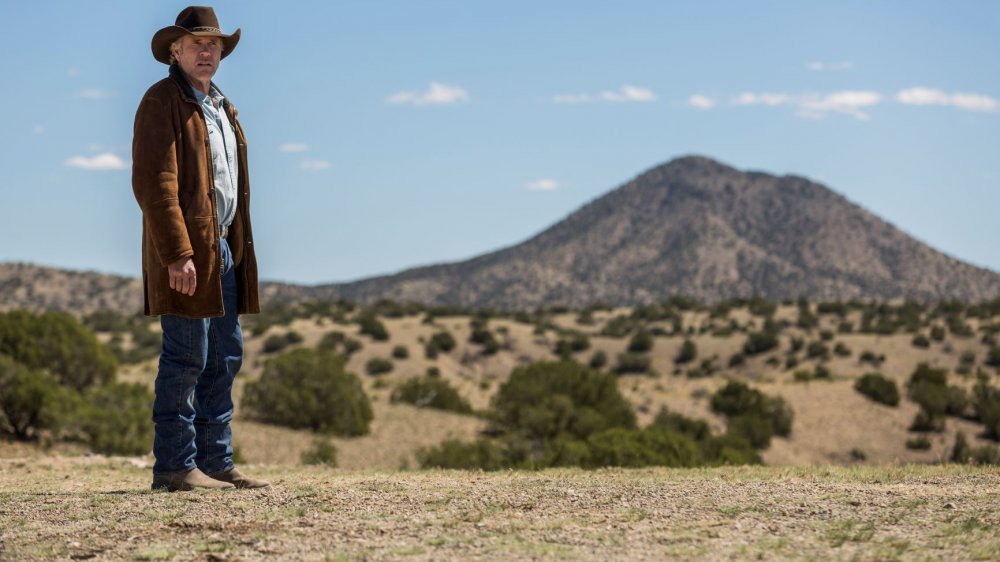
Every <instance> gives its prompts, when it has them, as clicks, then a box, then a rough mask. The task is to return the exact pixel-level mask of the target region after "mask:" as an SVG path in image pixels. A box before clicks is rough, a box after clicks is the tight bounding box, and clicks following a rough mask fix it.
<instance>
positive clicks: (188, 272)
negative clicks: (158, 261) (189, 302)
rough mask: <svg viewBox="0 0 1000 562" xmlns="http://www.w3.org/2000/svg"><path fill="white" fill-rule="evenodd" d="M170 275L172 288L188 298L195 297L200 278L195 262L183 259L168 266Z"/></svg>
mask: <svg viewBox="0 0 1000 562" xmlns="http://www.w3.org/2000/svg"><path fill="white" fill-rule="evenodd" d="M167 271H168V272H169V273H170V288H171V289H173V290H175V291H177V292H179V293H181V294H184V295H187V296H189V297H190V296H194V289H195V285H197V283H198V277H197V275H196V274H195V269H194V260H192V259H191V258H181V259H179V260H177V261H175V262H174V263H172V264H170V265H168V266H167Z"/></svg>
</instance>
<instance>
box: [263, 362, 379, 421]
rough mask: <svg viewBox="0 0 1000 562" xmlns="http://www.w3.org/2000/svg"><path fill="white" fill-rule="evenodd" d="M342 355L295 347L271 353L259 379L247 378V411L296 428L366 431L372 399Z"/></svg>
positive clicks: (264, 419)
mask: <svg viewBox="0 0 1000 562" xmlns="http://www.w3.org/2000/svg"><path fill="white" fill-rule="evenodd" d="M345 362H346V359H345V358H344V357H342V356H340V355H337V354H336V353H333V352H330V351H323V350H310V349H296V350H293V351H290V352H287V353H283V354H281V355H278V356H276V357H274V358H272V359H269V360H268V361H267V362H266V363H265V364H264V371H263V373H262V374H261V376H260V379H259V380H257V381H251V382H248V383H247V384H246V387H245V389H244V392H243V406H244V407H245V408H246V409H247V410H248V412H249V415H250V417H252V418H255V419H257V420H259V421H262V422H265V423H271V424H275V425H283V426H287V427H291V428H294V429H313V430H316V431H320V432H324V433H333V434H337V435H363V434H365V433H368V423H369V422H370V421H371V419H372V409H371V403H370V402H369V400H368V397H367V396H366V395H365V393H364V389H363V388H362V387H361V381H360V380H359V379H358V377H357V375H355V374H353V373H349V372H347V371H345V370H344V363H345Z"/></svg>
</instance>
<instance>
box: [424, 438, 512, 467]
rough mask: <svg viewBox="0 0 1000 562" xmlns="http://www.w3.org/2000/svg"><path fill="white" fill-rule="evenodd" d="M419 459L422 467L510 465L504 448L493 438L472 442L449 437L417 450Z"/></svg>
mask: <svg viewBox="0 0 1000 562" xmlns="http://www.w3.org/2000/svg"><path fill="white" fill-rule="evenodd" d="M417 460H418V462H419V463H420V467H421V468H452V469H464V470H473V469H477V468H478V469H481V470H500V469H501V468H506V467H507V466H508V463H507V462H506V460H505V459H504V453H503V449H502V448H501V447H500V446H499V445H497V444H496V443H495V442H494V441H493V440H491V439H479V440H477V441H473V442H471V443H467V442H462V441H459V440H457V439H448V440H445V441H444V442H442V443H441V444H440V445H438V446H436V447H430V448H425V449H420V450H419V451H417Z"/></svg>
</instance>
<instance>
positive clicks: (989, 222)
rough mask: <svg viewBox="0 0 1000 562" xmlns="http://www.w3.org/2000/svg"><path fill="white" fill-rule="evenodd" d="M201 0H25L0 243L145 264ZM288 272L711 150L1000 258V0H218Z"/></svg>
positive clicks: (417, 244) (267, 216)
mask: <svg viewBox="0 0 1000 562" xmlns="http://www.w3.org/2000/svg"><path fill="white" fill-rule="evenodd" d="M186 5H187V4H186V3H179V2H148V1H142V2H139V1H108V2H84V1H53V2H19V3H13V2H5V3H4V4H3V5H2V7H0V15H2V16H3V19H4V21H6V22H7V23H8V25H7V26H5V32H6V34H7V37H6V39H7V40H6V41H5V45H6V47H7V50H8V52H7V53H6V54H5V56H4V57H0V75H2V76H3V77H4V79H3V82H4V85H5V89H6V90H7V93H8V106H7V111H5V112H3V114H2V115H0V129H2V130H3V131H4V134H3V135H2V137H0V170H2V171H3V176H2V177H0V193H2V196H3V197H2V200H3V205H2V206H0V261H27V262H32V263H37V264H42V265H49V266H58V267H67V268H73V269H88V270H96V271H102V272H111V273H119V274H125V275H130V276H133V277H138V276H140V260H139V253H140V236H139V233H140V230H141V218H140V214H139V209H138V206H137V205H136V203H135V200H134V198H133V196H132V191H131V187H130V171H129V166H130V160H131V156H130V151H131V149H130V144H131V138H132V121H133V118H134V115H135V109H136V107H137V104H138V101H139V99H140V98H141V96H142V94H143V92H144V91H145V90H146V88H148V87H149V85H151V84H152V83H154V82H156V81H157V80H159V79H160V78H162V77H163V76H164V75H165V72H166V67H165V66H163V65H161V64H160V63H158V62H156V61H155V60H154V59H153V57H152V55H151V53H150V50H149V43H150V39H151V38H152V35H153V34H154V33H155V32H156V30H158V29H159V28H161V27H164V26H167V25H171V24H173V22H174V18H175V17H176V15H177V13H178V12H179V11H180V10H181V9H183V8H184V7H185V6H186ZM213 5H214V7H215V9H216V12H217V14H218V15H219V19H220V22H221V25H222V27H223V30H224V31H232V30H234V29H235V28H237V27H239V28H241V29H242V33H243V36H242V40H241V42H240V44H239V46H238V47H237V49H236V50H235V52H234V53H233V54H232V55H231V56H230V57H228V58H227V59H225V60H224V61H223V62H222V65H221V69H220V71H219V73H218V74H217V75H216V77H215V82H216V83H217V84H218V85H219V87H220V88H221V89H222V90H223V92H225V93H226V95H228V96H229V97H230V99H231V100H232V101H233V103H234V104H235V105H236V106H237V107H238V108H239V111H240V120H241V122H242V124H243V126H244V129H245V130H246V132H247V136H248V146H249V152H250V156H249V161H250V162H249V163H250V177H251V189H252V192H253V206H252V216H253V221H254V231H255V234H256V240H255V243H256V245H257V253H258V260H259V262H260V267H261V276H262V278H263V279H266V280H282V281H290V282H298V283H322V282H333V281H347V280H352V279H358V278H362V277H366V276H371V275H376V274H382V273H391V272H395V271H399V270H402V269H404V268H407V267H411V266H416V265H425V264H429V263H438V262H445V261H454V260H458V259H464V258H467V257H471V256H474V255H477V254H480V253H482V252H486V251H490V250H494V249H497V248H500V247H503V246H507V245H510V244H514V243H516V242H519V241H521V240H524V239H526V238H528V237H530V236H531V235H533V234H535V233H537V232H539V231H541V230H542V229H544V228H545V227H547V226H549V225H551V224H553V223H555V222H556V221H558V220H560V219H561V218H563V217H565V216H566V215H567V214H568V213H570V212H572V211H573V210H575V209H576V208H578V207H579V206H581V205H583V204H584V203H586V202H587V201H590V200H592V199H594V198H596V197H599V196H600V195H602V194H604V193H606V192H607V191H609V190H611V189H612V188H614V187H617V186H618V185H621V184H622V183H624V182H626V181H628V180H629V179H631V178H632V177H634V176H635V175H637V174H639V173H641V172H642V171H644V170H646V169H648V168H651V167H653V166H656V165H658V164H661V163H664V162H666V161H668V160H670V159H672V158H675V157H677V156H682V155H687V154H702V155H706V156H710V157H713V158H716V159H718V160H721V161H722V162H725V163H727V164H730V165H733V166H736V167H738V168H742V169H753V170H762V171H767V172H771V173H776V174H785V173H792V174H796V175H802V176H806V177H809V178H812V179H815V180H817V181H820V182H822V183H824V184H825V185H827V186H828V187H830V188H832V189H834V190H835V191H838V192H840V193H842V194H844V195H846V196H847V197H848V198H849V199H850V200H852V201H854V202H855V203H858V204H860V205H862V206H863V207H865V208H867V209H869V210H870V211H872V212H874V213H876V214H877V215H879V216H881V217H883V218H885V219H886V220H888V221H890V222H892V223H893V224H895V225H896V226H898V227H900V228H902V229H903V230H905V231H906V232H908V233H910V234H912V235H914V236H915V237H917V238H918V239H920V240H922V241H924V242H926V243H929V244H931V245H932V246H933V247H935V248H937V249H939V250H942V251H944V252H946V253H948V254H950V255H952V256H955V257H958V258H960V259H963V260H966V261H969V262H971V263H974V264H976V265H980V266H985V267H989V268H991V269H993V270H994V271H1000V252H998V251H997V250H996V243H997V241H1000V220H998V215H1000V101H998V100H1000V33H997V31H996V30H997V27H996V22H997V21H1000V2H993V1H985V0H984V1H953V2H943V1H942V2H929V1H922V2H921V1H906V2H904V1H886V0H883V1H879V2H872V1H865V2H858V1H841V2H801V1H795V2H792V1H787V2H786V1H780V2H779V1H771V2H767V1H764V2H740V1H731V2H723V1H711V0H709V1H702V2H697V3H695V2H683V3H681V2H668V1H666V0H658V1H639V0H623V1H621V2H598V1H586V0H565V1H564V0H546V1H539V0H534V1H521V0H503V1H492V0H475V1H471V0H463V1H458V0H454V1H452V0H420V1H416V0H414V1H406V2H404V1H388V0H385V1H374V0H354V1H331V2H283V3H275V2H247V1H240V2H236V1H226V2H217V3H215V4H213Z"/></svg>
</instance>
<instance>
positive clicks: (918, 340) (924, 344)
mask: <svg viewBox="0 0 1000 562" xmlns="http://www.w3.org/2000/svg"><path fill="white" fill-rule="evenodd" d="M910 343H911V344H913V347H918V348H921V349H927V348H928V347H930V346H931V340H929V339H927V336H925V335H923V334H916V335H915V336H913V339H912V340H910Z"/></svg>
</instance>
